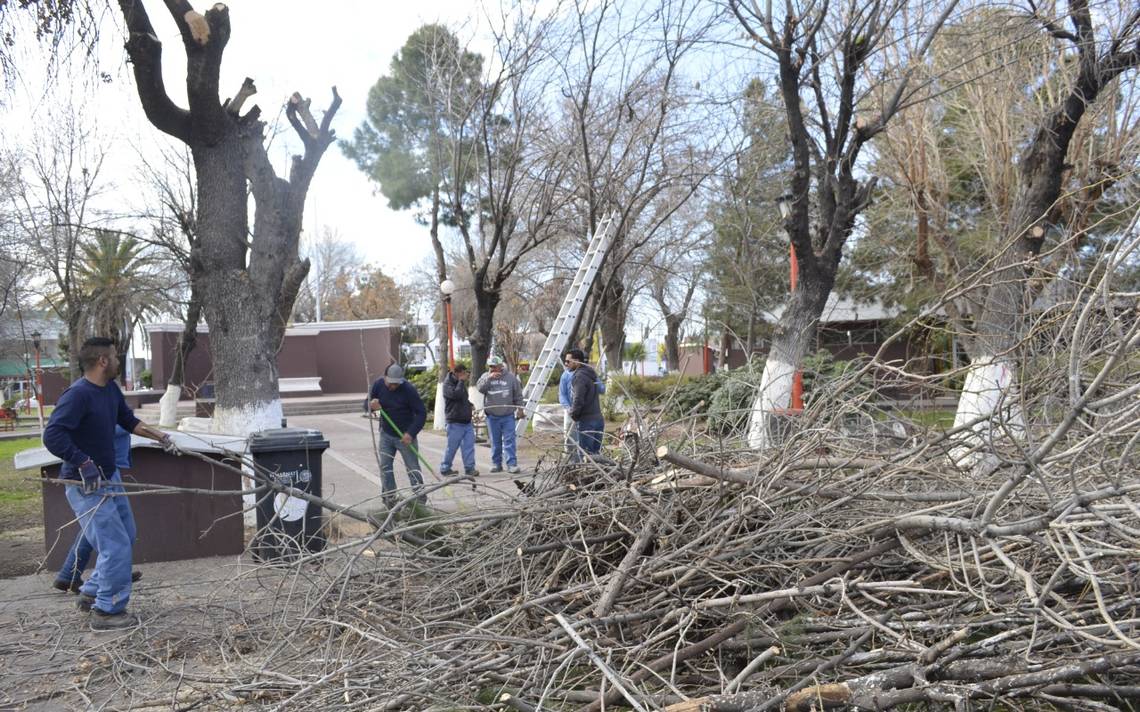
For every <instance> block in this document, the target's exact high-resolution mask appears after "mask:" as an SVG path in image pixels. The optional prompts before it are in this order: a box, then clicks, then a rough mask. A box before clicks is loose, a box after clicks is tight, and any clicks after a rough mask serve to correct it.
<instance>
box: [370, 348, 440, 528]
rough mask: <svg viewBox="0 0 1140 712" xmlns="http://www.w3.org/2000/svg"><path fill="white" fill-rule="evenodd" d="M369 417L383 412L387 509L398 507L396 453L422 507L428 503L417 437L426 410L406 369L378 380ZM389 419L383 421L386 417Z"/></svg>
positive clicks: (383, 482)
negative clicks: (406, 378) (405, 377)
mask: <svg viewBox="0 0 1140 712" xmlns="http://www.w3.org/2000/svg"><path fill="white" fill-rule="evenodd" d="M365 406H366V409H367V410H368V411H369V412H370V413H375V412H378V411H383V412H384V415H381V416H380V446H379V447H380V480H381V484H380V494H381V496H382V497H383V498H384V503H385V504H386V505H387V506H388V507H393V506H395V505H396V466H395V462H396V452H397V451H399V453H400V455H401V456H402V457H403V459H404V469H406V470H407V471H408V482H410V483H411V485H412V490H413V491H414V492H415V493H416V494H417V495H418V497H417V499H419V501H420V503H424V502H427V497H426V496H425V495H424V494H423V489H424V478H423V475H422V474H420V463H419V458H418V456H417V454H416V453H418V452H419V445H418V443H417V442H416V436H417V435H419V432H420V431H421V430H423V427H424V422H426V421H427V409H426V408H424V402H423V400H422V399H421V398H420V394H419V392H418V391H417V390H416V387H415V386H413V385H412V384H411V383H408V382H407V380H405V379H404V369H402V368H400V366H399V365H397V364H392V365H391V366H389V367H388V370H387V371H385V372H384V377H383V378H377V379H376V382H375V383H373V384H372V389H371V390H370V391H369V392H368V402H367V403H366V404H365ZM385 415H386V416H387V417H384V416H385Z"/></svg>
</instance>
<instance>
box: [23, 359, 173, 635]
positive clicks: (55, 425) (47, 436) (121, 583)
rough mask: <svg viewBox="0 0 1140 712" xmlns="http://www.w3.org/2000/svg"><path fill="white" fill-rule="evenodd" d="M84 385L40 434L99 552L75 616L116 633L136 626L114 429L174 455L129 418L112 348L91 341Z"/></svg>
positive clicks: (131, 525) (129, 521)
mask: <svg viewBox="0 0 1140 712" xmlns="http://www.w3.org/2000/svg"><path fill="white" fill-rule="evenodd" d="M79 366H80V368H82V369H83V377H82V378H80V379H78V380H76V381H75V382H74V383H72V384H71V386H69V387H68V389H67V390H66V391H64V392H63V395H61V396H60V398H59V402H58V403H57V404H56V406H55V410H54V411H52V414H51V419H50V420H49V421H48V424H47V427H45V428H44V446H45V447H46V448H47V449H48V451H49V452H51V454H53V455H55V456H56V457H58V458H59V459H61V460H63V464H62V465H61V466H60V470H59V476H60V479H62V480H64V481H65V482H66V487H65V495H66V496H67V502H68V504H70V505H71V509H72V511H73V512H74V513H75V517H76V519H77V521H78V522H79V528H80V531H81V532H82V533H83V536H85V537H87V539H88V541H89V542H90V543H91V544H92V545H93V546H94V547H95V550H96V551H98V552H99V555H98V558H97V559H96V560H95V571H94V573H92V574H91V577H90V578H88V579H87V581H86V582H85V583H84V584H83V586H82V587H81V588H80V591H79V609H80V610H83V611H90V612H91V629H92V630H96V631H105V630H121V629H124V628H131V627H133V626H135V625H137V624H138V618H137V617H135V616H133V615H131V614H128V613H127V610H126V609H127V602H128V601H129V600H130V597H131V558H132V549H133V547H134V531H135V521H134V515H133V514H132V513H131V505H130V503H129V502H128V501H127V497H126V491H125V490H124V488H123V484H122V476H121V475H120V474H119V470H118V468H117V467H116V466H115V445H114V439H115V424H116V423H117V424H118V425H120V426H121V427H122V428H123V430H126V431H127V432H129V433H134V434H135V435H141V436H143V437H148V438H151V439H152V440H156V441H158V442H159V443H161V444H162V446H163V449H165V450H167V451H168V452H172V453H177V452H178V448H177V447H176V446H175V445H174V442H173V441H172V440H171V438H170V435H168V434H166V433H164V432H162V431H160V430H155V429H154V428H152V427H150V426H148V425H146V424H145V423H143V422H141V421H140V420H139V419H138V418H136V417H135V414H134V413H133V412H132V411H131V409H130V407H128V406H127V402H126V400H124V398H123V392H122V391H121V390H119V386H118V384H117V383H115V380H114V379H115V377H116V376H118V375H119V354H118V352H117V351H116V350H115V342H114V341H112V340H111V339H107V338H99V337H97V338H92V339H88V340H87V341H85V342H84V343H83V347H82V348H81V349H80V351H79Z"/></svg>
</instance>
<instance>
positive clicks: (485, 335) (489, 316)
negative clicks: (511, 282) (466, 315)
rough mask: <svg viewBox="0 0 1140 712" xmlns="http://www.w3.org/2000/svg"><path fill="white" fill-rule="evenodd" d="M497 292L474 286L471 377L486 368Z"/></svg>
mask: <svg viewBox="0 0 1140 712" xmlns="http://www.w3.org/2000/svg"><path fill="white" fill-rule="evenodd" d="M499 298H500V297H499V292H498V291H491V290H487V289H482V288H480V287H479V286H478V282H476V286H475V314H476V317H475V333H474V334H472V335H471V378H472V379H477V378H478V377H479V376H481V375H483V372H484V371H486V370H487V357H488V356H490V355H491V340H492V337H493V335H494V333H495V309H496V308H497V307H498V306H499Z"/></svg>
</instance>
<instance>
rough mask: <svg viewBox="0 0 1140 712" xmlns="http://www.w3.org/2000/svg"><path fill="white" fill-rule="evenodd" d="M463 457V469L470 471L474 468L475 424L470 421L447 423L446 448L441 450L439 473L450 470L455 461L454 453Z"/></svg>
mask: <svg viewBox="0 0 1140 712" xmlns="http://www.w3.org/2000/svg"><path fill="white" fill-rule="evenodd" d="M457 451H458V452H459V453H460V454H461V455H462V457H463V470H464V471H465V472H471V471H472V470H474V469H475V426H474V425H472V424H471V423H448V424H447V448H446V449H444V451H443V462H441V463H440V464H439V471H440V474H443V473H445V472H451V464H452V463H453V462H455V453H456V452H457Z"/></svg>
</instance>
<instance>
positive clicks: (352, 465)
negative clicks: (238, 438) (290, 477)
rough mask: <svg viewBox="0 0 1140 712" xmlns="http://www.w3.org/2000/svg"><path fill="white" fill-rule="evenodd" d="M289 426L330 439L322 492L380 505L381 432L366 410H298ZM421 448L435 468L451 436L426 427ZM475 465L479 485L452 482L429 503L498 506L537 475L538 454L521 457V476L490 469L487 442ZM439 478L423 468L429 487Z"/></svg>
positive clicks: (341, 500) (401, 474)
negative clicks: (327, 412) (336, 412)
mask: <svg viewBox="0 0 1140 712" xmlns="http://www.w3.org/2000/svg"><path fill="white" fill-rule="evenodd" d="M289 427H293V428H314V429H316V430H320V431H321V433H323V434H324V436H325V439H327V440H328V441H329V449H328V450H326V451H325V454H324V458H322V460H321V479H322V480H323V486H322V494H323V496H324V497H326V498H328V499H331V500H332V501H333V502H336V503H337V504H343V505H348V506H351V507H359V508H362V509H365V510H369V509H376V508H379V507H380V504H381V503H380V499H379V495H380V465H379V463H378V462H377V457H376V449H375V445H374V443H375V442H376V439H377V438H378V437H379V433H378V432H375V431H374V430H373V428H374V427H378V424H377V422H376V421H370V420H369V419H368V418H366V417H364V416H363V415H358V414H355V413H353V414H348V413H346V414H341V415H303V416H302V415H299V416H293V417H290V418H289ZM417 440H418V442H419V445H420V453H421V454H423V456H424V457H425V458H426V459H427V461H428V462H429V463H430V464H431V467H432V469H433V470H435V471H436V472H437V473H438V471H439V461H440V460H441V459H442V458H443V451H444V448H445V447H446V446H447V439H446V437H444V435H443V431H439V430H426V429H425V430H424V431H422V432H421V433H420V434H419V437H418V438H417ZM475 463H476V467H477V468H478V469H479V471H480V472H481V473H482V474H481V475H480V476H479V478H478V486H477V487H476V488H475V489H474V491H473V489H472V487H471V486H470V485H467V484H466V483H464V484H459V485H450V486H448V487H445V488H443V489H442V490H439V491H436V492H433V493H431V494H430V495H429V499H430V501H431V504H432V505H433V506H435V507H438V508H440V509H444V510H448V511H472V510H474V509H485V508H487V507H489V506H495V505H496V504H499V503H501V502H502V501H503V499H504V498H505V497H507V496H510V495H513V494H515V493H517V491H518V488H517V487H516V486H515V484H514V480H517V479H519V480H527V479H529V476H530V475H532V474H533V472H534V467H535V459H534V458H533V457H527V456H526V455H525V454H523V455H520V457H519V467H520V468H521V469H522V471H523V474H522V475H511V474H508V473H506V472H504V473H501V474H494V475H492V474H490V469H491V448H490V446H489V445H488V444H486V443H480V444H476V446H475ZM453 466H454V467H456V468H457V469H459V470H461V469H462V467H463V463H462V459H461V458H460V457H459V455H456V456H455V463H454V465H453ZM438 481H439V478H438V477H436V476H433V475H432V473H430V472H425V473H424V483H425V484H426V485H428V486H431V485H432V484H433V483H436V482H438ZM396 486H397V487H400V488H404V487H407V486H408V480H407V476H406V474H405V470H404V463H403V460H402V459H401V458H399V457H397V458H396Z"/></svg>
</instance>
